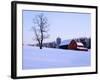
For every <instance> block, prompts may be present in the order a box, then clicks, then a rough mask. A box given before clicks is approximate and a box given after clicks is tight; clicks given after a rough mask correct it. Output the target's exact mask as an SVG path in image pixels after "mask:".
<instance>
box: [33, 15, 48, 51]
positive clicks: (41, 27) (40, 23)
mask: <svg viewBox="0 0 100 80" xmlns="http://www.w3.org/2000/svg"><path fill="white" fill-rule="evenodd" d="M33 23H34V26H33V27H32V28H33V31H34V34H35V40H36V41H38V44H39V47H40V49H42V46H43V40H44V39H46V38H48V37H49V34H48V33H47V32H48V30H49V29H48V26H49V25H48V20H47V17H45V16H44V14H42V13H41V14H39V15H36V16H35V18H34V19H33Z"/></svg>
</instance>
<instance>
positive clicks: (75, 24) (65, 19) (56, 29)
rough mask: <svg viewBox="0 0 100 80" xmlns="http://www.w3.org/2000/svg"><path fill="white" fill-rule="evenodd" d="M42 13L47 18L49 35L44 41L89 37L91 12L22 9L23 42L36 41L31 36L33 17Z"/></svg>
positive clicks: (32, 33) (32, 35)
mask: <svg viewBox="0 0 100 80" xmlns="http://www.w3.org/2000/svg"><path fill="white" fill-rule="evenodd" d="M40 13H43V14H44V15H45V16H46V17H47V19H48V24H49V25H50V26H49V31H48V33H49V35H50V37H49V38H48V39H46V40H45V41H44V42H51V41H55V40H56V38H57V37H60V38H61V39H62V40H67V39H72V38H79V37H90V36H91V14H87V13H71V12H70V13H69V12H66V13H63V12H45V11H28V10H23V43H24V44H30V43H36V41H33V40H32V38H33V37H34V32H33V30H32V26H33V19H34V17H35V16H36V15H39V14H40Z"/></svg>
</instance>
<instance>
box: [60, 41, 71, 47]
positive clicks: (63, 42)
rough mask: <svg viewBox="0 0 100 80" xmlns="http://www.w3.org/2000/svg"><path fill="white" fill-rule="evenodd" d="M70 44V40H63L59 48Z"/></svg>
mask: <svg viewBox="0 0 100 80" xmlns="http://www.w3.org/2000/svg"><path fill="white" fill-rule="evenodd" d="M70 42H71V40H63V41H62V42H61V43H60V45H59V46H63V45H69V44H70Z"/></svg>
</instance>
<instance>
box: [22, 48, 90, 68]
mask: <svg viewBox="0 0 100 80" xmlns="http://www.w3.org/2000/svg"><path fill="white" fill-rule="evenodd" d="M90 58H91V52H90V50H89V51H74V50H63V49H54V48H43V49H39V48H38V47H32V46H23V64H22V65H23V69H41V68H62V67H80V66H90V65H91V64H90V63H91V62H90V61H91V60H90Z"/></svg>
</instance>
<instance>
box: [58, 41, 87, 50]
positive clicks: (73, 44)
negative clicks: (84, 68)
mask: <svg viewBox="0 0 100 80" xmlns="http://www.w3.org/2000/svg"><path fill="white" fill-rule="evenodd" d="M60 48H63V49H72V50H80V51H88V49H87V48H85V47H84V45H83V43H81V42H78V41H75V40H71V41H67V42H63V43H62V44H61V45H60Z"/></svg>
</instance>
